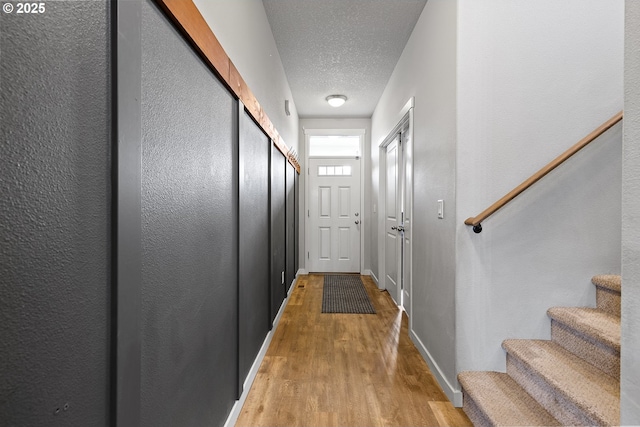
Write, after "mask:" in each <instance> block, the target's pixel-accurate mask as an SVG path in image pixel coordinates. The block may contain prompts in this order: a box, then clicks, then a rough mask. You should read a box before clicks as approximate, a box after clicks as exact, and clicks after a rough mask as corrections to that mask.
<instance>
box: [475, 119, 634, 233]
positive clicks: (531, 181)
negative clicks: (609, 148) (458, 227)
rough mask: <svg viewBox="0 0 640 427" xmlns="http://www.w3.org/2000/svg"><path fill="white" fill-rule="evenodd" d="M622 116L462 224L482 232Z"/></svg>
mask: <svg viewBox="0 0 640 427" xmlns="http://www.w3.org/2000/svg"><path fill="white" fill-rule="evenodd" d="M622 116H623V114H622V111H620V112H619V113H618V114H616V115H615V116H613V117H612V118H610V119H609V120H607V121H606V122H605V123H603V124H602V125H601V126H600V127H598V128H597V129H596V130H594V131H593V132H591V133H590V134H589V135H587V136H585V137H584V138H582V139H581V140H580V141H578V142H577V143H576V144H575V145H573V146H572V147H571V148H569V149H568V150H567V151H565V152H564V153H562V154H560V155H559V156H558V157H556V158H555V159H553V160H552V161H550V162H549V163H548V164H547V165H546V166H545V167H543V168H542V169H540V170H539V171H538V172H536V173H534V174H533V175H531V177H529V178H528V179H527V180H525V181H524V182H523V183H522V184H520V185H518V186H517V187H516V188H514V189H513V190H511V191H510V192H509V193H507V194H506V195H505V196H504V197H502V198H501V199H500V200H498V201H497V202H495V203H494V204H492V205H491V206H489V207H488V208H487V209H485V210H484V211H482V212H481V213H480V214H478V215H477V216H474V217H471V218H467V219H466V220H465V222H464V223H465V224H466V225H470V226H473V231H475V232H476V233H480V232H481V231H482V225H481V223H482V221H484V220H485V219H487V218H488V217H489V216H491V215H492V214H493V213H494V212H496V211H497V210H498V209H500V208H501V207H503V206H504V205H506V204H507V203H509V202H510V201H511V200H513V199H514V198H516V197H517V196H518V195H519V194H520V193H522V192H523V191H524V190H526V189H527V188H529V187H531V186H532V185H533V184H535V183H536V182H538V181H539V180H540V179H541V178H543V177H544V176H545V175H547V174H548V173H549V172H551V171H552V170H554V169H555V168H557V167H558V166H560V165H561V164H562V163H564V162H565V161H566V160H567V159H569V158H570V157H571V156H573V155H574V154H576V153H577V152H578V151H580V150H582V149H583V148H584V147H586V146H587V145H589V144H590V143H591V142H593V141H594V140H595V139H596V138H598V137H599V136H600V135H602V134H603V133H605V132H606V131H607V130H609V129H610V128H612V127H613V126H614V125H615V124H616V123H618V122H619V121H620V120H622Z"/></svg>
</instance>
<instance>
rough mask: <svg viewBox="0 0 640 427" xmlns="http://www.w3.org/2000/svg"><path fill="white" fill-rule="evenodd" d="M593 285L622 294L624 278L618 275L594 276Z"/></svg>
mask: <svg viewBox="0 0 640 427" xmlns="http://www.w3.org/2000/svg"><path fill="white" fill-rule="evenodd" d="M591 283H593V284H594V285H596V286H600V287H602V288H607V289H610V290H612V291H616V292H621V289H622V277H621V276H620V275H618V274H602V275H599V276H593V278H592V279H591Z"/></svg>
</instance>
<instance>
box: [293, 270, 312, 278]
mask: <svg viewBox="0 0 640 427" xmlns="http://www.w3.org/2000/svg"><path fill="white" fill-rule="evenodd" d="M305 274H309V272H308V271H307V270H306V269H305V268H300V269H298V273H296V277H298V276H300V275H305Z"/></svg>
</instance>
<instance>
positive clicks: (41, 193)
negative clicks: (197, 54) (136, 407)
mask: <svg viewBox="0 0 640 427" xmlns="http://www.w3.org/2000/svg"><path fill="white" fill-rule="evenodd" d="M24 4H25V7H26V6H27V5H28V3H24ZM40 4H41V5H42V4H44V3H40ZM4 5H5V6H8V5H11V3H4ZM13 5H14V6H17V5H20V4H19V3H13ZM110 7H111V2H107V1H90V2H46V12H45V13H42V14H32V15H26V14H24V15H23V14H18V13H17V9H15V8H14V13H12V14H10V13H3V14H2V17H0V28H1V31H0V51H1V52H2V53H1V60H0V75H1V80H2V82H1V87H2V88H1V91H0V100H1V102H0V134H1V139H2V142H0V193H1V196H0V217H1V218H2V220H1V221H0V425H2V426H58V425H60V426H62V425H64V426H108V425H111V420H110V415H109V405H110V396H109V386H110V362H111V360H110V349H111V345H110V342H109V341H110V338H109V335H110V333H111V328H110V310H111V299H110V295H111V287H112V282H111V280H112V276H111V269H112V264H111V250H112V247H111V227H112V218H111V215H110V211H111V202H112V200H111V161H112V158H111V143H112V138H113V135H112V134H111V126H112V123H111V115H112V112H111V102H112V99H111V91H110V90H111V88H110V80H111V79H110V68H111V64H110V52H109V47H110V22H109V15H110ZM136 191H137V190H136ZM138 220H139V219H138ZM65 404H68V405H69V406H67V407H66V408H65ZM65 409H66V410H65ZM57 410H58V412H57V415H56V411H57Z"/></svg>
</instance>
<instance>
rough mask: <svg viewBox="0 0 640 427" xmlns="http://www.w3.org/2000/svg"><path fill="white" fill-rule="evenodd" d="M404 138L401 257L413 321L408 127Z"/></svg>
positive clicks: (406, 306)
mask: <svg viewBox="0 0 640 427" xmlns="http://www.w3.org/2000/svg"><path fill="white" fill-rule="evenodd" d="M401 138H402V150H401V151H402V156H401V158H402V177H403V179H402V194H403V200H402V207H401V210H402V218H401V219H402V222H401V225H402V234H401V235H402V238H403V245H402V257H401V260H400V262H401V265H402V307H403V308H404V310H405V311H406V312H407V316H408V317H409V319H411V283H412V282H411V271H412V269H411V259H412V257H411V248H412V245H411V236H412V226H413V218H412V209H411V206H413V191H412V189H413V174H412V170H411V168H412V166H413V157H412V156H413V152H412V151H411V150H412V147H413V144H412V141H411V140H410V138H411V133H410V132H409V128H408V127H406V128H405V129H404V130H403V132H402V135H401Z"/></svg>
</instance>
